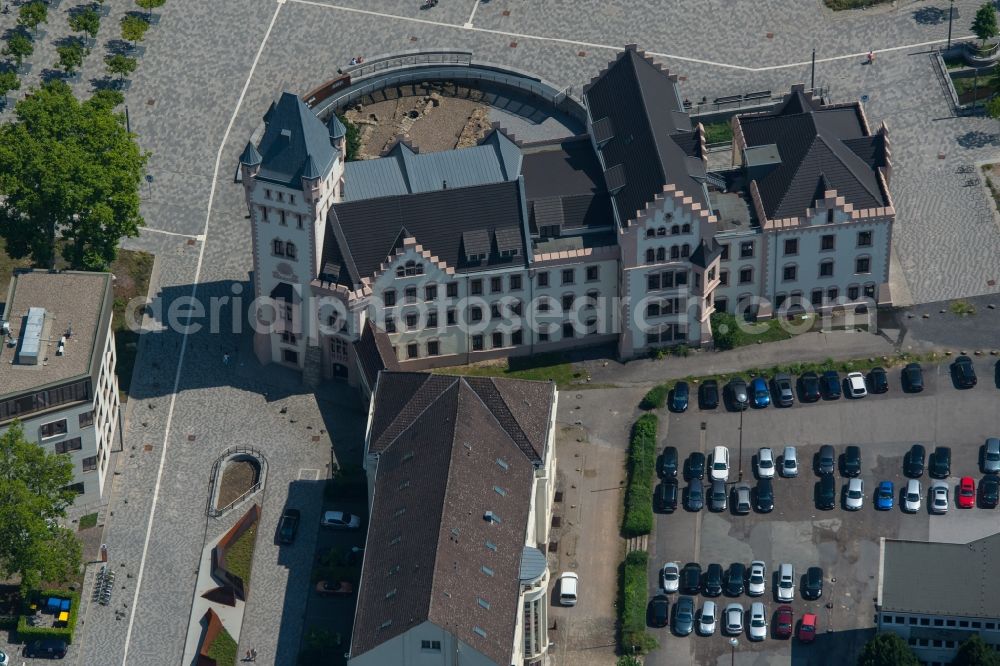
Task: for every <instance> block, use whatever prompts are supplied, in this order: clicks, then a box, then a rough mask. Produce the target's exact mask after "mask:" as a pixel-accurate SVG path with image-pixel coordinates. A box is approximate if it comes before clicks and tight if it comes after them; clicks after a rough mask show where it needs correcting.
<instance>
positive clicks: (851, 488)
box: [844, 478, 865, 511]
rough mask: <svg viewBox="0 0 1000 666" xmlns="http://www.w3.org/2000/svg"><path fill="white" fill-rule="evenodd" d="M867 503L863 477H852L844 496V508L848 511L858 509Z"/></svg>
mask: <svg viewBox="0 0 1000 666" xmlns="http://www.w3.org/2000/svg"><path fill="white" fill-rule="evenodd" d="M864 504H865V484H864V482H863V481H862V480H861V479H857V478H855V479H851V480H850V481H848V482H847V493H846V494H845V496H844V508H846V509H847V510H848V511H858V510H860V509H861V507H863V506H864Z"/></svg>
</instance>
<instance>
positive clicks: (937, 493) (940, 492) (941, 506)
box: [930, 481, 949, 513]
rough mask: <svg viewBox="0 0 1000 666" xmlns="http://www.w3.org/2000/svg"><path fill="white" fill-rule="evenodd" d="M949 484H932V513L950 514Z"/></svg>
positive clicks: (941, 482)
mask: <svg viewBox="0 0 1000 666" xmlns="http://www.w3.org/2000/svg"><path fill="white" fill-rule="evenodd" d="M948 504H949V500H948V484H947V483H945V482H944V481H935V482H934V483H932V484H931V499H930V505H931V507H930V508H931V513H948Z"/></svg>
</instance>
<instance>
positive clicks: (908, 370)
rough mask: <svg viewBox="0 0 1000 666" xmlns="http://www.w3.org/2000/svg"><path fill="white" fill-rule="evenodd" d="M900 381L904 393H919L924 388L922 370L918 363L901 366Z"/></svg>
mask: <svg viewBox="0 0 1000 666" xmlns="http://www.w3.org/2000/svg"><path fill="white" fill-rule="evenodd" d="M900 383H901V384H902V386H903V391H905V392H906V393H920V392H921V391H923V390H924V371H923V369H922V368H921V367H920V364H919V363H910V364H908V365H907V366H906V367H905V368H903V373H902V375H901V376H900Z"/></svg>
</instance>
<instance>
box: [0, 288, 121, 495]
mask: <svg viewBox="0 0 1000 666" xmlns="http://www.w3.org/2000/svg"><path fill="white" fill-rule="evenodd" d="M5 302H6V306H5V308H4V311H3V319H2V322H3V323H2V326H3V338H4V340H3V345H2V348H0V432H2V431H5V430H6V429H7V428H8V427H9V426H10V424H11V423H12V422H13V421H14V420H15V419H16V420H18V421H20V423H21V425H22V426H23V428H24V433H25V436H26V437H27V438H28V439H29V440H32V441H35V442H38V444H39V445H40V446H42V447H43V448H45V449H46V450H47V451H49V452H54V453H59V454H63V455H66V456H69V457H70V459H71V460H72V461H73V469H74V483H73V485H72V488H73V489H74V490H75V491H76V492H77V493H78V495H79V496H78V498H77V504H90V503H93V502H98V501H100V499H101V497H102V495H103V489H104V479H105V476H106V475H107V471H108V460H109V458H110V452H111V450H112V448H113V442H114V440H115V437H116V436H117V435H118V426H119V420H118V419H119V411H120V402H119V397H118V379H117V377H116V375H115V360H116V359H115V341H114V334H113V333H112V330H111V316H112V306H113V303H114V297H113V295H112V278H111V275H110V274H109V273H85V272H76V271H62V272H58V273H50V272H48V271H31V272H25V273H18V274H15V275H14V276H13V278H12V280H11V284H10V288H9V290H8V292H7V298H6V301H5Z"/></svg>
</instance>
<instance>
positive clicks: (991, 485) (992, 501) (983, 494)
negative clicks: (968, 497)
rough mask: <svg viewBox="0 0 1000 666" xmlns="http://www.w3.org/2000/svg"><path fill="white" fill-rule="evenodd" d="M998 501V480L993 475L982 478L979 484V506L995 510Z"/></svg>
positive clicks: (999, 498)
mask: <svg viewBox="0 0 1000 666" xmlns="http://www.w3.org/2000/svg"><path fill="white" fill-rule="evenodd" d="M998 501H1000V479H998V478H997V477H995V476H993V475H987V476H984V477H983V480H982V481H980V482H979V506H981V507H982V508H984V509H995V508H996V506H997V503H998Z"/></svg>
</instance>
